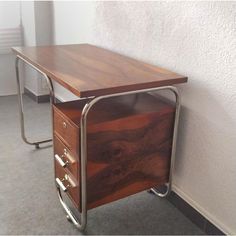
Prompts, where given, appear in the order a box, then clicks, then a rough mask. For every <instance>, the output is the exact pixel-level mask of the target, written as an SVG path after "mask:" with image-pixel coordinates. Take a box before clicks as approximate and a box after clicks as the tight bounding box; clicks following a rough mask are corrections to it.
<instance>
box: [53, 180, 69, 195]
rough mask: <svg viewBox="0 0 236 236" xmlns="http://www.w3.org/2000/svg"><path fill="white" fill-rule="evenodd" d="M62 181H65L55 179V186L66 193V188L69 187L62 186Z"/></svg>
mask: <svg viewBox="0 0 236 236" xmlns="http://www.w3.org/2000/svg"><path fill="white" fill-rule="evenodd" d="M63 181H65V179H62V180H60V179H59V178H56V183H57V185H58V186H59V187H60V188H61V190H62V191H63V192H67V190H68V189H67V188H68V187H69V185H68V186H65V185H64V184H63Z"/></svg>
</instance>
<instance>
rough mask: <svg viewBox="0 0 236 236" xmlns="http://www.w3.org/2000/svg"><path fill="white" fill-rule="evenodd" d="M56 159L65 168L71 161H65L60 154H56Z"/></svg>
mask: <svg viewBox="0 0 236 236" xmlns="http://www.w3.org/2000/svg"><path fill="white" fill-rule="evenodd" d="M55 159H56V160H57V162H58V163H59V164H60V166H62V167H63V168H65V167H66V166H67V165H68V163H69V161H66V162H64V161H63V160H62V158H61V157H60V156H59V155H58V154H55Z"/></svg>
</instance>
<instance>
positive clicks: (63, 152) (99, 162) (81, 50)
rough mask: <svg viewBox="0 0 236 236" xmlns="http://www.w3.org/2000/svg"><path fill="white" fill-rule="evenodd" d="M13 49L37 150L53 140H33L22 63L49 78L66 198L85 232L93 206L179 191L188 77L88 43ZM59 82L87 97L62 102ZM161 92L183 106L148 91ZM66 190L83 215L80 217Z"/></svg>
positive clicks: (60, 186)
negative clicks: (182, 90) (178, 151)
mask: <svg viewBox="0 0 236 236" xmlns="http://www.w3.org/2000/svg"><path fill="white" fill-rule="evenodd" d="M13 51H14V52H15V53H16V55H17V58H16V75H17V82H18V94H19V104H20V115H21V131H22V138H23V140H24V141H25V142H26V143H28V144H31V145H35V146H36V147H37V148H39V145H40V144H41V143H44V142H48V141H49V140H43V141H38V142H30V141H28V140H27V138H26V136H25V131H24V114H23V109H22V96H21V92H20V91H21V89H20V83H19V68H18V62H19V60H22V61H24V62H25V63H27V64H29V65H30V66H32V67H33V68H34V69H36V70H37V71H38V72H40V73H41V74H43V75H44V77H45V79H46V81H47V83H48V85H49V88H50V95H51V102H52V108H53V109H52V110H53V113H52V114H53V137H54V155H55V178H56V186H57V190H58V196H59V200H60V202H61V204H62V206H63V208H64V209H65V211H66V213H67V218H68V219H70V220H71V221H72V222H73V223H74V224H75V225H76V226H77V227H78V228H79V229H80V230H83V229H84V228H85V227H86V222H87V209H91V208H94V207H97V206H99V205H102V204H106V203H108V202H111V201H115V200H118V199H120V198H123V197H126V196H128V195H131V194H134V193H137V192H139V191H143V190H145V189H150V188H151V189H152V191H153V193H155V194H156V195H158V196H160V197H165V196H166V195H167V194H168V193H169V192H170V191H171V183H172V171H173V166H174V158H175V148H176V138H177V127H178V119H179V110H180V100H179V93H178V91H177V89H176V88H175V87H173V86H172V85H174V84H178V83H184V82H187V77H185V76H181V75H178V74H176V73H173V72H170V71H168V70H166V69H162V68H159V67H156V66H153V65H149V64H146V63H144V62H140V61H137V60H134V59H132V58H129V57H126V56H123V55H120V54H117V53H114V52H111V51H108V50H105V49H102V48H99V47H96V46H93V45H88V44H80V45H63V46H42V47H17V48H13ZM52 80H54V81H56V82H58V83H59V84H61V85H62V86H63V87H65V88H67V89H68V90H69V91H71V92H72V93H74V94H75V95H77V96H78V97H79V98H80V99H78V100H77V101H73V102H66V103H59V104H57V103H56V102H55V97H54V90H53V84H52ZM158 90H170V91H171V92H173V93H174V95H175V97H176V106H175V107H173V105H170V104H169V103H168V102H166V101H163V100H162V99H160V98H157V97H154V96H152V95H150V94H148V92H152V91H158ZM81 98H83V99H82V100H81ZM163 184H164V185H166V186H167V188H166V191H165V192H164V193H161V192H159V191H158V189H157V188H155V187H157V186H160V185H163ZM62 191H64V192H66V193H67V195H68V196H69V198H70V199H71V201H72V203H73V205H74V207H75V208H76V209H77V210H79V212H80V213H81V219H80V220H78V219H77V217H76V216H75V215H74V214H73V213H72V211H71V210H70V208H69V207H68V206H67V205H66V203H65V202H64V200H63V196H62Z"/></svg>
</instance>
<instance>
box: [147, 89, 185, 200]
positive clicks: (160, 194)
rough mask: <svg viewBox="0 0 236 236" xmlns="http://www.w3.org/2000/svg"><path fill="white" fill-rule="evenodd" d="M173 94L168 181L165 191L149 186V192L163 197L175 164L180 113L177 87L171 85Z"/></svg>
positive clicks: (168, 191) (167, 193)
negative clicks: (173, 119) (172, 123)
mask: <svg viewBox="0 0 236 236" xmlns="http://www.w3.org/2000/svg"><path fill="white" fill-rule="evenodd" d="M170 90H171V91H172V92H173V93H174V95H175V100H176V108H175V122H174V131H173V140H172V150H171V160H170V172H169V182H168V183H166V184H165V186H166V191H165V192H164V193H162V192H160V191H159V190H158V188H151V190H150V192H151V193H154V194H155V195H157V196H158V197H161V198H164V197H167V196H168V195H169V194H170V192H171V188H172V175H173V170H174V164H175V154H176V141H177V134H178V124H179V114H180V105H181V102H180V94H179V92H178V90H177V88H175V87H172V88H171V89H170Z"/></svg>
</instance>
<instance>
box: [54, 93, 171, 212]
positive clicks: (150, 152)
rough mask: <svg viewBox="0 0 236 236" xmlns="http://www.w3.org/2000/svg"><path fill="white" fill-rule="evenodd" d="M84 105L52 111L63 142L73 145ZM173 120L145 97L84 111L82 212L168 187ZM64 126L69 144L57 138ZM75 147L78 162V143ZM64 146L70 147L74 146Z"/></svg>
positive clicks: (157, 101) (166, 106) (105, 103)
mask: <svg viewBox="0 0 236 236" xmlns="http://www.w3.org/2000/svg"><path fill="white" fill-rule="evenodd" d="M85 102H86V101H85V100H82V101H80V100H77V101H72V102H66V103H59V104H56V105H54V112H55V111H56V112H55V113H54V114H57V115H56V116H54V122H57V124H54V129H55V133H56V134H57V133H58V134H59V135H60V136H63V137H64V138H63V139H67V142H75V140H74V139H75V138H74V137H78V136H79V123H80V118H81V108H82V107H83V105H84V103H85ZM81 103H83V104H81ZM58 114H59V115H58ZM174 116H175V107H174V106H172V105H171V104H169V103H168V102H166V101H163V100H161V99H160V98H157V97H154V96H152V95H150V94H140V95H137V96H136V95H127V96H122V97H115V98H111V99H104V100H101V101H100V102H98V103H97V104H96V105H95V106H94V107H93V108H92V109H91V110H90V111H89V115H88V117H87V118H88V120H87V208H88V209H91V208H94V207H97V206H100V205H103V204H106V203H108V202H112V201H115V200H118V199H121V198H124V197H126V196H129V195H132V194H135V193H137V192H140V191H143V190H146V189H150V188H152V187H155V186H158V185H162V184H164V183H166V182H168V177H169V167H170V158H171V148H172V136H173V127H174ZM58 120H59V122H58ZM64 120H66V121H68V123H69V124H70V126H69V127H70V128H69V129H70V130H72V131H71V132H72V133H73V134H72V135H73V138H69V137H71V136H72V135H70V134H69V133H64V132H63V128H61V123H62V122H63V121H64ZM71 127H73V128H71ZM74 127H77V128H74ZM75 132H77V134H75ZM78 140H79V139H77V141H78ZM76 145H77V147H78V149H77V154H78V156H79V151H80V150H79V143H77V144H76ZM68 146H70V147H74V146H75V143H73V144H72V143H68ZM59 149H60V148H59ZM61 150H62V149H61ZM78 180H80V179H78ZM78 191H80V190H78Z"/></svg>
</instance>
